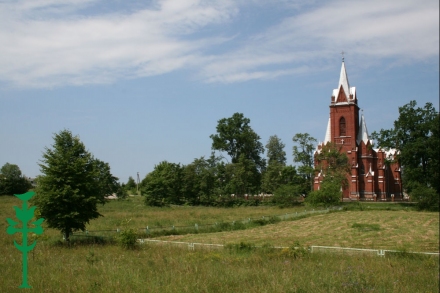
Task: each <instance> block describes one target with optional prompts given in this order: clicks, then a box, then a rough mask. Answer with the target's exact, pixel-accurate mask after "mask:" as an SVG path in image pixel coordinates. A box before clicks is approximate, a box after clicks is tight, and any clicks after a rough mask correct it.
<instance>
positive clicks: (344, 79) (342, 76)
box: [336, 59, 350, 101]
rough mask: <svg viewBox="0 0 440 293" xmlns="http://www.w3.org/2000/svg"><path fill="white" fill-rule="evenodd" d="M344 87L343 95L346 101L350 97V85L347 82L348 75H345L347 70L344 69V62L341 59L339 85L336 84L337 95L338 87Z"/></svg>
mask: <svg viewBox="0 0 440 293" xmlns="http://www.w3.org/2000/svg"><path fill="white" fill-rule="evenodd" d="M341 86H342V88H343V89H344V92H345V95H346V96H347V101H348V99H349V98H350V85H349V83H348V77H347V71H346V70H345V62H344V59H342V66H341V74H340V75H339V85H338V95H337V96H336V98H337V97H338V96H339V89H340V88H341Z"/></svg>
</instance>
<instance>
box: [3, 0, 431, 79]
mask: <svg viewBox="0 0 440 293" xmlns="http://www.w3.org/2000/svg"><path fill="white" fill-rule="evenodd" d="M389 2H390V1H378V0H371V1H334V2H327V1H326V2H324V4H322V5H320V6H316V5H315V6H310V5H309V6H307V9H304V11H303V10H301V9H300V8H301V7H304V5H306V2H305V1H301V0H299V1H298V0H296V1H288V0H279V1H277V2H273V4H272V5H283V7H285V9H292V10H291V11H292V16H290V17H285V18H284V19H280V20H279V21H278V23H276V24H273V23H272V24H268V25H267V28H266V30H265V31H259V32H256V33H254V35H251V36H250V37H245V35H246V34H241V33H240V27H238V28H237V29H236V30H235V31H234V34H233V35H232V36H231V35H230V33H226V34H225V33H223V32H222V31H221V28H222V26H224V25H233V24H236V22H239V23H240V21H241V20H240V16H241V15H242V14H243V11H245V10H246V9H248V8H250V7H251V6H252V5H255V6H256V7H257V8H259V9H264V5H267V4H265V2H264V1H261V0H253V1H251V2H247V1H233V0H179V1H172V0H162V1H155V2H154V3H153V4H151V5H150V6H149V7H145V6H144V7H142V8H138V9H136V10H134V11H128V12H127V11H119V10H117V9H115V10H111V12H106V13H103V12H101V13H98V12H99V9H98V10H96V7H99V5H106V1H98V0H94V1H93V0H69V1H64V2H59V1H56V0H38V1H35V0H29V1H26V0H22V1H16V2H13V1H11V2H2V3H0V40H2V42H0V80H3V81H8V82H10V83H11V84H13V85H15V86H31V87H52V86H63V85H68V84H74V85H82V84H88V83H108V82H112V81H114V80H117V79H120V78H136V77H142V76H150V75H158V74H164V73H167V72H171V71H175V70H178V69H181V68H191V69H193V70H195V71H196V72H198V76H199V78H200V79H202V80H204V81H207V82H225V83H229V82H241V81H246V80H250V79H269V78H276V77H278V76H281V75H286V74H299V73H303V72H307V71H310V70H314V68H315V69H316V68H317V67H318V66H319V65H318V64H310V63H311V60H313V61H314V62H321V63H322V62H325V60H327V59H329V58H334V55H335V54H336V52H339V51H340V50H342V49H343V50H345V51H348V52H349V56H350V58H353V59H355V58H358V59H361V60H362V61H363V63H364V64H367V63H369V62H373V61H374V60H380V59H381V58H394V59H396V60H404V61H405V62H408V60H410V61H409V62H412V61H411V60H413V61H414V60H429V59H430V58H436V57H437V58H438V51H439V45H438V44H439V37H438V36H439V30H438V26H439V16H438V6H439V4H438V1H431V0H427V1H404V0H403V1H396V2H394V1H393V3H389ZM59 3H62V4H59ZM90 7H95V10H94V12H93V13H89V14H87V11H88V10H87V9H88V8H90ZM97 11H98V12H97ZM261 21H264V19H262V20H261ZM210 28H214V29H212V32H215V33H210V32H211V31H210ZM234 28H235V27H234ZM203 35H205V36H203ZM216 45H221V48H220V49H218V48H217V47H216ZM213 48H215V49H216V53H213V51H212V49H213Z"/></svg>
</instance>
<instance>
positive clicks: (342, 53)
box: [341, 51, 346, 62]
mask: <svg viewBox="0 0 440 293" xmlns="http://www.w3.org/2000/svg"><path fill="white" fill-rule="evenodd" d="M345 53H346V52H344V51H341V55H342V62H344V54H345Z"/></svg>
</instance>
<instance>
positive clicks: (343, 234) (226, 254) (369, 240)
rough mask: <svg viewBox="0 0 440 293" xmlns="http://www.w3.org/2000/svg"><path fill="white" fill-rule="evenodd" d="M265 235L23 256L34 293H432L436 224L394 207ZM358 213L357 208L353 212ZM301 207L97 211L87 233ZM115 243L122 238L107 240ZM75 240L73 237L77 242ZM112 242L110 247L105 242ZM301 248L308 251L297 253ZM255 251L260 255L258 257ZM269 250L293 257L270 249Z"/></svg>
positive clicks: (112, 206) (11, 258)
mask: <svg viewBox="0 0 440 293" xmlns="http://www.w3.org/2000/svg"><path fill="white" fill-rule="evenodd" d="M14 205H19V201H18V200H16V199H15V198H13V197H9V196H2V197H0V214H1V215H2V217H3V218H4V220H2V221H0V245H1V251H2V253H1V255H0V273H1V275H2V279H1V281H0V292H20V290H21V289H18V286H19V285H20V284H21V276H22V271H21V254H20V252H19V251H18V250H17V249H16V248H15V247H14V245H13V240H14V239H16V240H17V242H19V243H20V242H21V241H20V237H19V236H18V235H17V234H16V235H14V236H10V235H7V234H6V228H7V222H6V218H7V217H11V218H14V217H15V212H14V210H13V208H12V207H13V206H14ZM347 207H348V208H346V209H347V210H346V211H344V210H342V211H337V212H329V213H323V214H312V215H310V216H308V217H302V218H292V219H288V220H283V221H278V222H275V223H273V224H268V225H264V226H261V227H252V228H249V229H244V230H234V231H223V232H218V233H201V232H199V233H192V234H185V235H173V236H161V237H158V238H159V239H166V240H179V241H187V242H201V243H219V244H227V247H228V249H216V250H208V249H203V250H195V251H191V250H188V248H187V247H176V246H170V245H155V244H143V245H137V246H136V247H135V248H134V249H128V250H127V249H124V248H122V247H120V246H119V245H118V244H117V241H112V240H106V241H104V242H100V243H84V242H80V241H76V240H75V237H74V238H73V240H72V244H71V245H70V246H68V245H65V244H63V243H62V242H61V241H60V239H61V235H60V233H59V232H58V231H56V230H53V229H48V228H46V229H45V232H44V235H42V236H39V238H38V240H37V245H36V247H35V249H34V250H32V251H31V252H30V253H29V257H28V259H29V273H28V275H29V277H28V279H29V284H30V285H31V286H32V287H33V291H34V292H111V291H113V292H438V289H439V259H438V256H435V257H432V256H424V255H415V254H408V253H406V252H408V251H425V252H438V250H439V214H438V213H428V212H417V211H414V210H412V209H411V207H408V206H399V205H396V204H394V205H393V204H374V203H370V204H367V203H365V204H362V206H361V207H359V205H357V206H347ZM353 207H355V208H353ZM306 209H307V207H304V206H298V207H292V208H288V209H287V208H286V209H280V208H277V207H267V206H260V207H236V208H207V207H188V206H182V207H181V206H173V207H167V208H151V207H146V206H144V205H143V204H142V202H141V199H139V198H131V199H130V200H128V201H114V202H110V203H108V204H106V205H104V206H100V212H101V213H102V214H103V215H104V217H101V218H99V219H96V220H93V221H91V222H90V223H89V225H88V226H87V229H88V230H90V231H97V230H112V229H117V228H119V229H121V230H124V229H129V228H133V229H136V230H138V229H139V228H143V227H146V226H151V227H169V226H172V225H174V226H175V227H179V226H194V225H195V224H199V225H201V226H202V225H208V224H214V223H216V222H217V223H220V222H223V223H225V222H231V221H246V219H249V218H252V219H253V218H255V219H257V218H262V217H263V216H264V217H271V216H276V215H284V214H291V213H301V212H304V211H305V210H306ZM112 235H113V236H116V235H118V234H117V233H113V234H112ZM80 238H81V237H78V239H80ZM105 239H108V238H105ZM298 244H300V245H302V247H303V248H304V249H299V250H298V249H293V248H292V247H293V246H297V245H298ZM254 245H259V246H263V247H264V248H258V249H257V248H254V247H253V246H254ZM308 245H329V246H344V247H357V248H381V249H395V250H398V251H401V252H402V253H398V254H395V255H390V256H386V257H378V256H371V255H361V254H359V255H358V254H354V255H346V254H335V253H312V254H311V253H309V252H307V249H306V247H307V246H308ZM273 246H286V247H290V248H284V249H274V248H273Z"/></svg>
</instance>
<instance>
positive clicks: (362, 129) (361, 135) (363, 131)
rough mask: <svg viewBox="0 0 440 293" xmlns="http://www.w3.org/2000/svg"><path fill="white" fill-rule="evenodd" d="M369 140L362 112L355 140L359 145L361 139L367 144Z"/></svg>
mask: <svg viewBox="0 0 440 293" xmlns="http://www.w3.org/2000/svg"><path fill="white" fill-rule="evenodd" d="M369 140H370V137H369V136H368V130H367V123H365V118H364V114H362V115H361V121H360V123H359V132H358V137H357V139H356V141H357V144H358V145H359V144H360V143H361V141H363V142H364V143H365V144H367V143H368V141H369Z"/></svg>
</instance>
